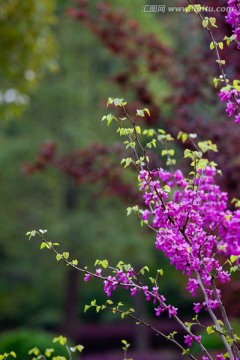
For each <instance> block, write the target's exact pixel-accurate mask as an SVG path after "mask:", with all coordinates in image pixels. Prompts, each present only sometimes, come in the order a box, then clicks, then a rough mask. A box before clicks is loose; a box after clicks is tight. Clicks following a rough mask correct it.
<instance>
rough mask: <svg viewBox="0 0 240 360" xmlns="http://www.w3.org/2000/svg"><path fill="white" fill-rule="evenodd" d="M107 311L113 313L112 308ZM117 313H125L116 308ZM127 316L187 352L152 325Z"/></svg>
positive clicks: (107, 308)
mask: <svg viewBox="0 0 240 360" xmlns="http://www.w3.org/2000/svg"><path fill="white" fill-rule="evenodd" d="M105 309H106V310H110V311H112V308H111V307H106V308H105ZM114 309H115V311H116V312H118V313H120V314H122V313H125V312H124V311H122V310H120V309H117V308H114ZM125 315H126V316H127V317H129V318H131V319H133V320H134V321H136V322H138V323H140V324H142V325H143V326H145V327H147V328H149V329H150V330H152V331H153V332H154V333H155V334H156V335H160V336H162V337H163V338H164V339H165V340H167V341H171V342H172V343H174V344H175V345H176V346H177V347H179V348H180V349H181V350H182V351H184V350H186V349H185V348H184V347H183V346H182V345H181V344H179V343H178V342H177V340H175V339H173V338H170V337H168V336H167V335H165V334H163V333H162V332H161V331H159V330H158V329H156V328H155V327H154V326H152V325H151V324H149V323H147V322H145V321H143V320H141V319H139V318H138V317H136V316H134V315H132V314H126V313H125ZM188 356H189V357H190V358H191V359H193V360H197V359H196V358H195V357H194V356H193V355H192V354H188Z"/></svg>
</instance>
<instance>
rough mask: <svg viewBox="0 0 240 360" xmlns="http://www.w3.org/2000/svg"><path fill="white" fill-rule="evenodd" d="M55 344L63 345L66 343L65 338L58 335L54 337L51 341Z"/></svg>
mask: <svg viewBox="0 0 240 360" xmlns="http://www.w3.org/2000/svg"><path fill="white" fill-rule="evenodd" d="M56 342H59V344H61V345H65V344H66V342H67V338H66V337H64V336H62V335H60V336H58V337H55V338H54V339H53V343H56Z"/></svg>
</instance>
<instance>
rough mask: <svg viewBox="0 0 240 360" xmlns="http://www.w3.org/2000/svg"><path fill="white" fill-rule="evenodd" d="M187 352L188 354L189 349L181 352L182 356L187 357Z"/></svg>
mask: <svg viewBox="0 0 240 360" xmlns="http://www.w3.org/2000/svg"><path fill="white" fill-rule="evenodd" d="M189 352H190V349H184V350H183V352H182V355H187V354H189Z"/></svg>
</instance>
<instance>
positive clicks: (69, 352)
mask: <svg viewBox="0 0 240 360" xmlns="http://www.w3.org/2000/svg"><path fill="white" fill-rule="evenodd" d="M66 349H67V352H68V355H69V360H72V354H71V351H70V349H69V346H68V345H66Z"/></svg>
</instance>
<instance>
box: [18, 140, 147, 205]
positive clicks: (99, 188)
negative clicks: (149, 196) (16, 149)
mask: <svg viewBox="0 0 240 360" xmlns="http://www.w3.org/2000/svg"><path fill="white" fill-rule="evenodd" d="M120 154H121V148H119V147H118V146H112V147H110V146H106V145H103V144H99V143H93V144H91V145H90V146H89V147H87V148H84V149H78V150H76V151H74V152H73V153H71V154H65V155H59V154H58V152H57V148H56V144H55V143H53V142H46V143H44V144H43V145H42V148H41V150H40V152H39V153H38V154H37V156H36V160H35V161H34V162H33V163H32V164H25V165H24V172H25V174H27V175H33V174H34V173H36V172H37V171H43V170H46V169H47V168H54V169H57V170H58V171H60V172H62V173H63V174H66V175H67V176H69V177H70V178H72V179H73V180H74V182H75V184H76V186H83V185H88V184H91V185H94V189H95V190H96V193H97V194H98V195H101V196H103V195H104V196H113V195H114V196H118V197H119V198H120V199H122V200H124V201H126V202H127V203H129V202H130V203H135V202H137V203H141V201H142V200H141V199H140V194H139V193H138V192H137V191H136V190H135V187H134V186H133V185H131V184H129V183H127V182H126V181H125V180H124V178H123V175H124V173H123V172H122V169H121V166H120V165H119V159H120Z"/></svg>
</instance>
